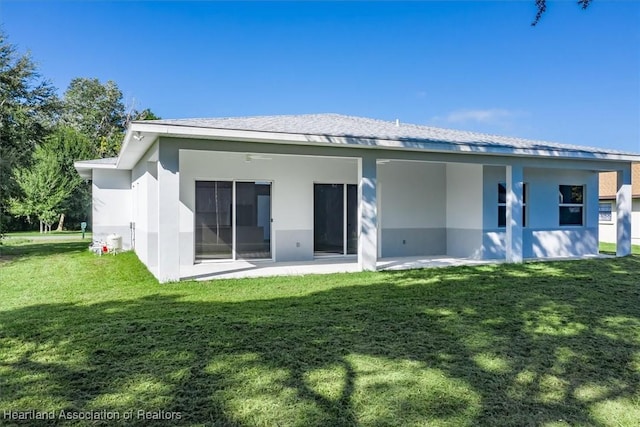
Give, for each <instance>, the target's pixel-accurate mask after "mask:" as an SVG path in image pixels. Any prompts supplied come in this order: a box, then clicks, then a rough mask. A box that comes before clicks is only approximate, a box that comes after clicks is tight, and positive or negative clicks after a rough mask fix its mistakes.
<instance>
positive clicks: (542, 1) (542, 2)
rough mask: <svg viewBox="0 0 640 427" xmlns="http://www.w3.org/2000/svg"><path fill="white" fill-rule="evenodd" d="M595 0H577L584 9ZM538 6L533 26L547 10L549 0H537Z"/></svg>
mask: <svg viewBox="0 0 640 427" xmlns="http://www.w3.org/2000/svg"><path fill="white" fill-rule="evenodd" d="M592 1H593V0H577V3H578V5H579V6H580V7H581V8H582V9H583V10H584V9H586V8H587V7H589V4H591V2H592ZM536 8H537V9H538V11H537V13H536V17H535V19H534V20H533V22H532V23H531V25H532V26H534V27H535V26H536V25H537V24H538V22H540V18H542V15H543V14H544V13H545V12H546V11H547V0H536Z"/></svg>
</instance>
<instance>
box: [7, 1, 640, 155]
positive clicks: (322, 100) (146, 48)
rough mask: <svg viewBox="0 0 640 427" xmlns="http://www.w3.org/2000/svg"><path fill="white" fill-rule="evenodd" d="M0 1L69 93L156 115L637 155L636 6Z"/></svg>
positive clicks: (15, 37) (24, 47) (13, 35)
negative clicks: (383, 123)
mask: <svg viewBox="0 0 640 427" xmlns="http://www.w3.org/2000/svg"><path fill="white" fill-rule="evenodd" d="M534 15H535V6H534V1H533V0H522V1H502V2H491V1H476V2H459V1H445V2H435V1H427V2H408V3H398V2H392V3H386V2H371V3H370V2H334V3H325V2H283V3H269V2H258V3H249V2H204V1H200V2H152V1H144V2H131V1H119V2H96V1H87V2H71V1H52V0H50V1H46V2H36V1H24V0H23V1H7V0H0V20H1V22H2V27H3V29H4V31H5V32H6V34H7V35H8V37H9V41H10V42H11V43H13V44H15V45H17V46H18V48H19V49H20V50H21V51H30V52H31V55H32V58H33V59H34V60H35V61H36V62H37V63H38V65H39V69H40V72H41V74H42V75H43V76H44V77H46V78H48V79H50V80H51V82H52V83H53V84H54V85H55V86H56V87H57V88H58V89H59V90H60V92H63V91H64V89H65V88H66V87H67V85H68V84H69V82H70V80H71V79H72V78H74V77H96V78H99V79H100V80H101V81H103V82H104V81H106V80H114V81H115V82H116V83H117V84H118V85H119V87H120V88H121V89H122V91H123V93H124V96H125V99H126V101H127V103H128V104H131V103H133V102H135V105H136V107H137V108H139V109H141V108H146V107H148V108H151V109H152V110H153V111H154V112H155V113H156V114H158V115H160V116H161V117H163V118H183V117H221V116H246V115H263V114H267V115H268V114H302V113H321V112H334V113H341V114H349V115H357V116H365V117H371V118H378V119H383V120H395V119H400V120H401V121H402V122H408V123H415V124H425V125H432V126H440V127H448V128H454V129H463V130H472V131H480V132H488V133H497V134H503V135H511V136H520V137H525V138H534V139H543V140H549V141H556V142H564V143H572V144H581V145H591V146H598V147H607V148H612V149H621V150H627V151H638V152H640V2H637V1H624V0H622V1H603V0H594V2H593V3H592V6H591V7H589V9H587V10H586V11H583V10H581V9H580V8H579V7H578V6H576V4H575V1H573V0H570V1H550V3H549V7H548V12H547V13H546V14H545V15H544V16H543V18H542V21H541V22H540V24H539V25H538V26H537V27H531V26H530V23H531V21H532V19H533V17H534Z"/></svg>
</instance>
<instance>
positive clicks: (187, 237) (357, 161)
mask: <svg viewBox="0 0 640 427" xmlns="http://www.w3.org/2000/svg"><path fill="white" fill-rule="evenodd" d="M634 159H635V160H637V159H638V157H637V156H634V155H632V154H624V153H609V152H604V151H602V150H598V149H589V148H585V147H576V146H563V145H559V144H552V143H543V142H539V141H527V140H521V139H515V138H506V137H496V136H489V135H482V134H474V133H469V132H459V131H451V130H444V129H436V128H429V127H423V126H415V125H406V124H397V123H392V122H383V121H379V120H372V119H364V118H358V117H349V116H340V115H333V114H329V115H303V116H269V117H250V118H227V119H193V120H159V121H149V122H134V123H133V124H131V125H130V128H129V130H128V132H127V136H126V137H125V141H124V144H123V147H122V150H121V153H120V155H119V157H118V158H114V159H103V160H101V161H87V162H77V163H76V168H77V169H78V171H79V172H80V173H81V175H83V176H84V177H85V178H87V179H91V180H92V183H93V233H94V237H95V238H105V237H106V236H107V235H109V234H111V233H116V234H119V235H121V236H123V241H124V244H125V247H126V248H131V249H134V250H135V251H136V253H137V255H138V257H139V258H140V259H141V260H142V262H143V263H145V265H147V267H148V268H149V270H150V271H151V272H152V273H153V274H154V275H155V276H156V277H157V278H158V279H159V280H160V281H172V280H179V279H181V278H184V277H186V276H188V272H189V271H191V268H192V267H193V266H194V265H195V264H204V263H211V265H216V268H218V269H219V268H220V266H223V268H228V269H229V271H233V270H234V269H238V268H241V267H240V263H239V262H240V261H241V260H242V261H243V262H244V263H245V264H243V265H246V262H247V261H248V262H256V263H260V262H267V263H268V262H272V263H276V264H277V263H284V262H295V261H313V260H317V259H324V260H336V262H339V261H340V260H344V259H352V260H356V261H357V263H358V266H359V268H360V269H362V270H375V269H376V262H377V261H378V260H380V259H385V258H389V257H396V258H397V257H414V256H421V257H422V256H424V257H428V256H439V255H447V256H451V257H459V258H470V259H485V260H506V261H510V262H520V261H522V260H523V259H528V258H558V257H583V256H590V255H597V254H598V241H599V236H598V234H599V228H598V227H599V210H598V208H599V200H598V185H599V173H600V172H601V171H613V172H614V173H615V174H616V184H615V186H616V187H615V188H616V193H617V197H616V200H615V202H616V204H617V209H618V210H619V211H621V212H630V211H631V202H630V197H629V196H630V192H631V187H630V182H631V161H632V160H634ZM628 218H629V217H628V216H625V217H623V220H622V221H618V223H617V229H616V230H617V231H616V239H617V240H616V241H617V242H618V254H619V255H626V254H628V253H629V251H630V223H629V221H628V220H627V219H628Z"/></svg>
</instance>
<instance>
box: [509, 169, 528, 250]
mask: <svg viewBox="0 0 640 427" xmlns="http://www.w3.org/2000/svg"><path fill="white" fill-rule="evenodd" d="M506 169H507V171H506V172H507V206H506V207H507V223H506V231H507V239H506V240H507V241H506V243H507V245H506V246H507V248H506V249H507V251H506V252H507V254H506V255H507V256H506V260H507V262H522V258H523V257H522V226H523V224H522V202H523V198H524V194H523V191H524V183H523V179H524V172H523V168H522V166H521V165H510V166H507V167H506Z"/></svg>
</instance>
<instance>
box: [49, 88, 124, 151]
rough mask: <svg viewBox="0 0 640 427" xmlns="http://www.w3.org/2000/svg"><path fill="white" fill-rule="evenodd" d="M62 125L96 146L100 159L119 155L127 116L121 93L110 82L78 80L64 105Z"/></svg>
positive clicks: (65, 95) (64, 99)
mask: <svg viewBox="0 0 640 427" xmlns="http://www.w3.org/2000/svg"><path fill="white" fill-rule="evenodd" d="M62 107H63V111H62V116H61V124H63V125H65V126H69V127H71V128H73V129H76V130H77V131H79V132H80V133H82V134H83V135H85V136H87V137H88V138H90V139H91V140H92V141H95V142H94V152H95V155H96V156H97V157H110V156H115V155H117V154H118V150H119V149H120V143H121V141H122V137H123V134H124V129H125V122H126V115H125V108H124V104H123V102H122V92H121V91H120V89H119V88H118V85H117V84H116V83H115V82H113V81H111V80H109V81H107V82H106V83H105V84H102V83H100V81H99V80H98V79H95V78H94V79H91V78H84V77H79V78H75V79H73V80H72V81H71V83H70V84H69V87H68V88H67V90H66V92H65V93H64V98H63V101H62Z"/></svg>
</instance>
